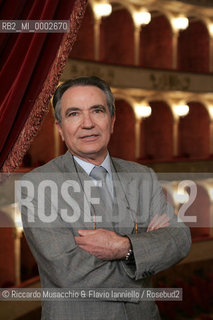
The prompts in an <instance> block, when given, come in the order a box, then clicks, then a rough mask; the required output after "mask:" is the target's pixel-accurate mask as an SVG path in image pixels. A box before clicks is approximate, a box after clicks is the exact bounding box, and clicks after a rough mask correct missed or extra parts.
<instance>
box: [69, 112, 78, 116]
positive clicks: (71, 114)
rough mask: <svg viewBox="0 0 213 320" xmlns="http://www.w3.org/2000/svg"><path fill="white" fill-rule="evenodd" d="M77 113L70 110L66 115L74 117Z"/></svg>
mask: <svg viewBox="0 0 213 320" xmlns="http://www.w3.org/2000/svg"><path fill="white" fill-rule="evenodd" d="M77 115H78V112H76V111H73V112H70V113H68V115H67V116H68V117H76V116H77Z"/></svg>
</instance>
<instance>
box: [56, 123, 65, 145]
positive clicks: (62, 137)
mask: <svg viewBox="0 0 213 320" xmlns="http://www.w3.org/2000/svg"><path fill="white" fill-rule="evenodd" d="M55 125H56V128H57V130H58V132H59V134H60V136H61V139H62V141H64V135H63V131H62V128H61V126H60V124H59V122H58V121H55Z"/></svg>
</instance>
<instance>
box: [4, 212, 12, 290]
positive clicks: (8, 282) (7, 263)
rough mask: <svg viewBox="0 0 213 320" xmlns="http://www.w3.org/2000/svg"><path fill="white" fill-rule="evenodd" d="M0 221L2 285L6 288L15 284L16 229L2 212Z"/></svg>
mask: <svg viewBox="0 0 213 320" xmlns="http://www.w3.org/2000/svg"><path fill="white" fill-rule="evenodd" d="M0 221H1V225H0V228H1V232H0V261H1V262H2V263H1V264H0V285H1V287H2V288H5V287H10V286H13V285H14V284H15V239H14V232H15V228H14V224H13V222H12V220H11V219H10V218H9V217H8V216H7V215H6V213H5V212H2V211H0ZM5 226H6V227H5Z"/></svg>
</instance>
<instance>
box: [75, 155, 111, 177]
mask: <svg viewBox="0 0 213 320" xmlns="http://www.w3.org/2000/svg"><path fill="white" fill-rule="evenodd" d="M73 158H74V160H75V161H76V162H77V163H78V164H79V165H80V166H81V167H82V169H83V170H84V171H85V172H86V173H87V174H88V175H90V173H91V171H92V169H93V168H94V167H95V165H94V164H93V163H91V162H87V161H84V160H82V159H80V158H78V157H77V156H73ZM110 162H111V161H110V156H109V152H108V153H107V155H106V157H105V159H104V161H103V162H102V163H101V164H100V166H102V167H104V168H105V169H106V170H107V172H108V173H109V174H110V175H112V170H111V165H110Z"/></svg>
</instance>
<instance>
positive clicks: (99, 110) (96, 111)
mask: <svg viewBox="0 0 213 320" xmlns="http://www.w3.org/2000/svg"><path fill="white" fill-rule="evenodd" d="M94 111H95V113H101V112H104V110H103V109H95V110H94Z"/></svg>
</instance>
